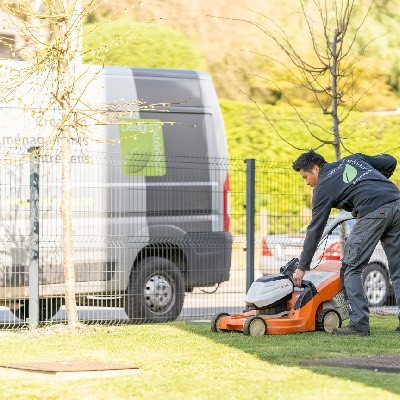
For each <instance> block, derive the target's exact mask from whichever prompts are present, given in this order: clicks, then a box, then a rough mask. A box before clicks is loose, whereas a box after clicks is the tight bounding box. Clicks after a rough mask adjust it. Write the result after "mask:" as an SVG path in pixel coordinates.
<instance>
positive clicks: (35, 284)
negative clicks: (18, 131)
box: [29, 147, 39, 329]
mask: <svg viewBox="0 0 400 400" xmlns="http://www.w3.org/2000/svg"><path fill="white" fill-rule="evenodd" d="M36 151H37V148H36V147H31V148H29V154H30V155H31V158H30V199H29V200H30V203H29V204H30V212H29V222H30V248H29V327H30V328H31V329H34V328H37V327H38V325H39V158H38V156H37V153H36Z"/></svg>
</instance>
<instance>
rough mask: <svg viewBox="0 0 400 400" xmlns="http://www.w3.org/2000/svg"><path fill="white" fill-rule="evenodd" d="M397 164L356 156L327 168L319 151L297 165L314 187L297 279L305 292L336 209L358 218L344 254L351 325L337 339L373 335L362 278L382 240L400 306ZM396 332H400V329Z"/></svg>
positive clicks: (387, 158) (386, 159) (383, 158)
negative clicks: (308, 274) (307, 275)
mask: <svg viewBox="0 0 400 400" xmlns="http://www.w3.org/2000/svg"><path fill="white" fill-rule="evenodd" d="M396 164H397V161H396V159H395V158H394V157H392V156H390V155H388V154H382V155H378V156H367V155H365V154H354V155H351V156H349V157H344V158H342V159H341V160H339V161H336V162H333V163H327V162H326V161H325V159H324V157H322V156H321V155H320V154H318V153H316V152H315V151H314V150H309V151H307V152H306V153H303V154H302V155H301V156H300V157H298V159H297V160H296V161H295V162H294V163H293V169H294V170H295V171H298V172H300V175H301V176H302V178H303V179H305V181H306V184H307V185H309V186H311V187H313V188H315V189H314V193H313V199H312V204H313V206H312V207H313V209H312V219H311V222H310V224H309V226H308V228H307V234H306V238H305V240H304V245H303V251H302V253H301V256H300V261H299V264H298V267H297V270H296V271H295V274H294V276H293V281H294V284H295V285H296V286H298V287H301V282H302V280H303V277H304V274H305V271H309V270H310V263H311V260H312V258H313V256H314V253H315V251H316V248H317V245H318V242H319V240H320V238H321V236H322V232H323V230H324V227H325V225H326V222H327V220H328V217H329V214H330V212H331V209H332V208H337V209H340V210H346V211H350V212H351V213H352V214H353V216H354V217H355V218H356V223H355V225H354V228H353V230H352V231H351V233H350V235H349V237H348V239H347V241H346V243H345V246H344V253H343V259H342V263H343V267H342V270H341V278H342V283H343V286H344V289H345V292H346V295H347V298H348V300H349V305H350V322H349V324H348V326H347V327H345V328H336V329H334V330H333V333H334V334H337V335H369V334H370V327H369V309H368V301H367V297H366V295H365V292H364V289H363V285H362V280H361V273H362V271H363V269H364V268H365V267H366V265H367V264H368V261H369V259H370V257H371V255H372V252H373V251H374V249H375V246H376V245H377V243H378V241H379V240H380V241H381V243H382V247H383V249H384V251H385V253H386V256H387V259H388V261H389V270H390V276H391V279H392V283H393V288H394V293H395V297H396V302H397V306H398V307H400V191H399V189H398V188H397V186H396V185H395V184H394V183H393V182H391V181H389V179H388V178H390V176H391V175H392V174H393V172H394V170H395V169H396ZM396 332H399V333H400V314H399V326H398V327H397V328H396Z"/></svg>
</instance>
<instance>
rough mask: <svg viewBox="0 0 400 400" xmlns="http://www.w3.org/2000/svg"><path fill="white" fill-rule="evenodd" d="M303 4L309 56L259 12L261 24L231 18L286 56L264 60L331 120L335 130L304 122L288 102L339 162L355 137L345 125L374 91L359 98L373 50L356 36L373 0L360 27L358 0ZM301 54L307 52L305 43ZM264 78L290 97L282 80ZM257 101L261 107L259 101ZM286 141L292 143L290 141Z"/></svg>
mask: <svg viewBox="0 0 400 400" xmlns="http://www.w3.org/2000/svg"><path fill="white" fill-rule="evenodd" d="M298 2H299V5H300V11H299V13H300V15H301V16H302V19H303V20H304V21H305V24H306V27H307V32H308V37H307V38H305V37H304V38H302V42H304V41H305V40H308V49H309V50H310V52H311V54H310V52H307V53H305V52H304V50H298V49H297V46H296V45H295V43H294V40H293V39H292V38H291V37H290V35H289V34H288V33H287V32H286V30H285V29H284V28H282V27H281V26H280V25H279V24H278V23H277V22H276V21H274V20H272V19H271V18H269V17H268V16H266V15H262V14H259V13H256V15H257V17H258V19H259V20H260V22H259V21H250V20H243V19H235V18H229V19H233V20H238V21H243V22H247V23H250V24H252V25H254V26H255V27H256V28H257V29H259V30H261V31H262V32H263V33H264V34H265V35H266V36H267V37H268V38H269V39H270V40H271V41H272V42H273V43H274V44H275V45H276V46H277V48H278V49H279V50H280V51H281V54H282V55H283V56H284V59H281V58H278V57H273V56H271V55H266V54H261V55H262V56H264V57H267V58H269V59H271V60H273V61H274V62H276V63H279V65H280V66H281V67H283V70H285V71H286V75H287V80H288V81H289V82H290V83H291V84H292V85H294V86H295V87H297V88H300V89H302V90H306V91H307V92H309V93H311V94H312V96H313V97H314V100H315V102H316V104H317V105H318V106H319V107H320V109H321V111H322V113H323V114H324V115H329V116H330V117H331V128H330V130H327V129H326V128H324V127H322V126H321V125H319V124H316V123H313V122H310V121H307V120H306V119H304V118H303V117H302V116H301V114H300V112H299V111H298V109H297V108H296V107H295V105H294V104H293V102H292V101H291V99H290V98H288V97H286V100H287V101H288V103H289V104H290V105H291V106H292V108H293V109H294V111H295V112H296V114H297V115H298V117H299V119H300V120H301V121H302V123H303V124H304V126H305V127H306V129H307V131H308V132H309V133H310V134H311V136H312V137H313V138H314V139H316V140H317V141H318V142H319V143H320V145H319V146H318V147H321V146H324V145H332V146H333V148H334V152H335V158H336V159H339V158H340V157H341V150H342V148H344V149H346V146H345V143H344V139H346V137H348V136H350V135H351V134H352V133H347V134H346V135H345V134H343V132H341V130H340V125H341V124H342V123H343V122H344V121H345V120H346V119H347V117H348V116H349V114H350V113H351V111H352V110H354V109H355V108H356V107H357V104H358V103H359V101H360V100H362V99H363V98H364V97H365V96H366V95H367V93H368V91H369V90H370V89H371V88H372V87H373V86H374V83H372V84H371V86H370V88H369V89H367V90H365V89H364V90H361V91H360V92H358V93H357V85H356V82H357V79H358V78H359V75H360V73H361V72H360V70H359V69H358V63H359V61H360V58H361V57H362V55H363V53H364V52H365V49H366V47H367V46H368V45H369V43H367V44H365V45H363V46H362V47H361V48H359V47H357V35H358V33H359V31H360V29H361V28H362V26H363V25H364V23H365V21H366V19H367V17H368V15H369V12H370V10H371V7H372V6H373V4H374V0H371V1H370V2H369V4H368V5H366V6H365V8H364V11H363V13H362V15H361V17H360V15H357V21H358V22H357V25H356V26H355V27H354V24H355V22H354V21H353V19H355V10H356V5H357V4H358V2H356V1H355V0H333V1H331V2H327V1H324V0H311V1H308V2H306V1H303V0H298ZM310 6H312V7H310ZM358 14H359V13H358ZM288 29H289V28H288ZM302 49H304V44H303V45H302ZM249 74H251V73H249ZM260 77H261V78H262V79H264V80H265V82H267V83H268V84H270V85H273V86H275V87H277V88H278V90H279V91H281V92H282V94H283V96H285V92H284V91H282V90H281V88H280V86H279V83H278V82H277V81H275V80H271V79H269V78H267V77H265V76H260ZM253 101H254V102H255V103H256V101H255V100H253ZM256 104H257V103H256ZM257 106H258V104H257ZM259 108H260V107H259ZM260 110H261V108H260ZM264 116H265V117H266V119H267V120H268V122H269V123H270V125H271V126H272V128H273V129H274V130H275V131H276V133H277V134H278V135H279V136H280V137H281V138H282V139H283V140H285V139H284V138H283V137H282V136H281V135H280V133H279V132H278V131H277V129H276V127H275V125H274V124H273V123H272V122H271V121H270V120H269V118H268V116H267V115H266V114H265V113H264ZM285 141H286V142H287V143H288V144H291V143H290V142H289V141H288V140H285ZM293 147H295V146H293Z"/></svg>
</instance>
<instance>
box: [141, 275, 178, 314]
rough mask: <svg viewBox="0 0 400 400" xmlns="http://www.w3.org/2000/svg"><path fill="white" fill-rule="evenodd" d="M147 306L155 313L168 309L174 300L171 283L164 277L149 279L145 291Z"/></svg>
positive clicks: (158, 276)
mask: <svg viewBox="0 0 400 400" xmlns="http://www.w3.org/2000/svg"><path fill="white" fill-rule="evenodd" d="M144 295H145V298H146V304H147V306H148V307H149V308H150V309H151V310H152V311H154V312H156V311H158V310H160V309H163V308H165V307H167V306H168V305H169V304H170V303H171V300H172V287H171V283H170V282H169V281H168V280H167V279H166V278H165V277H164V276H162V275H153V276H151V277H150V278H149V280H148V281H147V283H146V286H145V289H144Z"/></svg>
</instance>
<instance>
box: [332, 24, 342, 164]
mask: <svg viewBox="0 0 400 400" xmlns="http://www.w3.org/2000/svg"><path fill="white" fill-rule="evenodd" d="M338 36H339V32H338V30H337V29H335V31H334V34H333V40H332V48H331V51H332V57H333V62H332V67H331V76H332V103H331V104H332V130H333V143H334V145H333V146H334V148H335V159H336V160H340V158H341V154H340V132H339V117H338V98H339V97H338V96H339V93H338V54H337V43H338Z"/></svg>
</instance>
